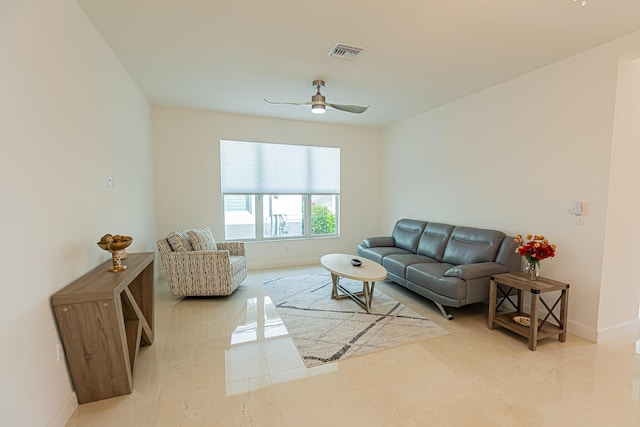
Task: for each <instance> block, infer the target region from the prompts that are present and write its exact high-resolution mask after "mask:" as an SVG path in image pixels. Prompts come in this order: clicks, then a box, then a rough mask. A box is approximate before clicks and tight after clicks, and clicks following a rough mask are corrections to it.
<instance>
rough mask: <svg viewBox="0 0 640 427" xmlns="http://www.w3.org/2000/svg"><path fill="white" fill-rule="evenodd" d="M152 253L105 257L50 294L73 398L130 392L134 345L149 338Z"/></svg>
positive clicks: (147, 342) (89, 398) (146, 342)
mask: <svg viewBox="0 0 640 427" xmlns="http://www.w3.org/2000/svg"><path fill="white" fill-rule="evenodd" d="M153 260H154V253H153V252H142V253H130V254H128V256H127V258H126V259H125V260H123V264H124V265H126V266H127V269H126V270H124V271H121V272H118V273H111V272H109V271H107V270H108V268H109V267H110V266H111V265H112V261H111V260H109V261H106V262H104V263H103V264H100V265H99V266H98V267H96V268H94V269H93V270H91V271H90V272H88V273H86V274H85V275H83V276H82V277H80V278H78V279H77V280H75V281H73V282H72V283H70V284H69V285H67V286H65V287H64V288H62V289H61V290H59V291H58V292H56V293H55V294H54V295H53V296H52V297H51V302H52V305H53V308H54V311H55V315H56V320H57V323H58V330H59V331H60V335H61V337H62V344H63V346H64V351H65V355H66V357H67V361H68V364H69V371H70V373H71V379H72V380H73V385H74V388H75V392H76V396H77V398H78V402H79V403H87V402H93V401H95V400H100V399H106V398H109V397H114V396H120V395H123V394H128V393H131V391H132V389H133V378H134V372H135V367H136V359H137V356H138V349H139V348H140V346H141V345H150V344H151V343H152V342H153V305H154V272H153Z"/></svg>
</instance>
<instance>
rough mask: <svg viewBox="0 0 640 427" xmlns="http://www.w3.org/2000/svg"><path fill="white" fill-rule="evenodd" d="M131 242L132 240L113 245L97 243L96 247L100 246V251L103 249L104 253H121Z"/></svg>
mask: <svg viewBox="0 0 640 427" xmlns="http://www.w3.org/2000/svg"><path fill="white" fill-rule="evenodd" d="M131 242H133V239H131V240H125V241H124V242H118V243H116V242H113V243H101V242H98V246H100V248H101V249H104V250H105V251H109V252H112V251H121V250H123V249H125V248H128V247H129V245H131Z"/></svg>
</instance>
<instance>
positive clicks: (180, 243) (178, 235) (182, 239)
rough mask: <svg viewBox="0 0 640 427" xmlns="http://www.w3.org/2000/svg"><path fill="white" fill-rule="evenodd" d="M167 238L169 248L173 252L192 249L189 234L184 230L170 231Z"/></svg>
mask: <svg viewBox="0 0 640 427" xmlns="http://www.w3.org/2000/svg"><path fill="white" fill-rule="evenodd" d="M167 240H168V241H169V244H170V245H171V249H173V250H174V251H175V252H186V251H192V250H193V246H191V242H190V241H189V235H188V234H187V232H186V231H185V230H178V231H172V232H171V233H169V234H168V235H167Z"/></svg>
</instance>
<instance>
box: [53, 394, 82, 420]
mask: <svg viewBox="0 0 640 427" xmlns="http://www.w3.org/2000/svg"><path fill="white" fill-rule="evenodd" d="M77 407H78V399H77V398H76V392H75V391H72V392H71V393H69V396H67V398H66V399H65V401H64V403H63V404H62V406H61V407H60V409H58V412H57V413H56V414H55V415H54V416H53V418H52V419H51V421H49V424H48V425H47V427H64V426H65V425H66V424H67V422H68V421H69V418H71V415H73V412H74V411H75V410H76V408H77Z"/></svg>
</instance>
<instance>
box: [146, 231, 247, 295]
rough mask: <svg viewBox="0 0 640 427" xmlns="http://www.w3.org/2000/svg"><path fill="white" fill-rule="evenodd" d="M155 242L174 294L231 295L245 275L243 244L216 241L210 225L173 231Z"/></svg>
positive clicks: (245, 264)
mask: <svg viewBox="0 0 640 427" xmlns="http://www.w3.org/2000/svg"><path fill="white" fill-rule="evenodd" d="M157 245H158V252H159V253H160V258H161V259H162V265H163V266H164V270H165V273H166V276H167V282H168V284H169V290H170V291H171V295H173V296H215V295H231V294H232V293H233V291H235V290H236V289H237V288H238V286H239V285H240V283H242V281H243V280H244V279H245V278H246V277H247V262H246V257H245V251H244V243H240V242H228V243H222V242H215V240H214V239H213V233H211V230H210V229H209V228H203V229H192V230H180V231H176V232H172V233H169V235H168V236H167V238H165V239H160V240H158V242H157Z"/></svg>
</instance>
